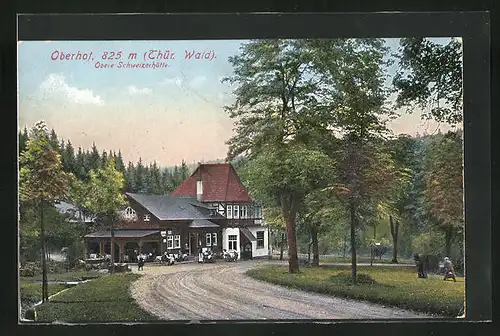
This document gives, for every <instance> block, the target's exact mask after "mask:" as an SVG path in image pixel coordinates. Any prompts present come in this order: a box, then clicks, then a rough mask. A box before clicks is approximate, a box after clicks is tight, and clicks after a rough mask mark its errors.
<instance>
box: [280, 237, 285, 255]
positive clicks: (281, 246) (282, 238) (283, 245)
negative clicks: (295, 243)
mask: <svg viewBox="0 0 500 336" xmlns="http://www.w3.org/2000/svg"><path fill="white" fill-rule="evenodd" d="M284 249H285V236H284V235H283V232H282V233H281V243H280V260H283V250H284Z"/></svg>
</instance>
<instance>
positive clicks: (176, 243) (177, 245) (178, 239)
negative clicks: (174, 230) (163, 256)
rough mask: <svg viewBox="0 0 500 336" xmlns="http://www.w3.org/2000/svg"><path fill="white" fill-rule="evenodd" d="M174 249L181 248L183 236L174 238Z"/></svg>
mask: <svg viewBox="0 0 500 336" xmlns="http://www.w3.org/2000/svg"><path fill="white" fill-rule="evenodd" d="M174 248H181V236H180V235H175V236H174Z"/></svg>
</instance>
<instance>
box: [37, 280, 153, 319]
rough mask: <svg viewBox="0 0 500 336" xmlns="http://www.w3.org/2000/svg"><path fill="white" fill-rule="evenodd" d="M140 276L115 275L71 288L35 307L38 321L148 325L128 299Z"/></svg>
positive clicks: (147, 316)
mask: <svg viewBox="0 0 500 336" xmlns="http://www.w3.org/2000/svg"><path fill="white" fill-rule="evenodd" d="M140 276H141V275H138V274H132V273H117V274H113V275H108V276H104V277H101V278H99V279H96V280H92V281H89V282H87V283H84V284H81V285H78V286H76V287H73V288H70V289H68V290H67V291H65V292H64V293H61V294H60V295H58V296H56V297H54V298H53V299H52V300H51V301H49V302H47V303H44V304H42V305H40V306H38V307H37V315H38V321H40V322H52V321H64V322H114V321H130V322H133V321H151V320H156V317H154V316H152V315H150V314H149V313H147V312H145V311H144V310H142V309H141V308H140V307H139V305H137V303H136V302H135V300H134V299H133V298H132V297H131V295H130V291H129V287H130V284H131V283H132V282H133V281H135V280H137V279H138V278H139V277H140Z"/></svg>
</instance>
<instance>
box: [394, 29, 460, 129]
mask: <svg viewBox="0 0 500 336" xmlns="http://www.w3.org/2000/svg"><path fill="white" fill-rule="evenodd" d="M398 59H399V70H398V72H397V73H396V75H395V76H394V79H393V85H394V91H395V92H396V93H397V99H396V107H397V108H399V107H407V111H408V112H412V111H413V110H414V109H415V107H419V108H421V110H422V113H423V114H422V116H423V117H424V118H426V119H434V120H436V121H438V122H447V123H450V124H455V123H459V122H461V121H462V119H463V113H462V105H463V99H462V42H461V40H460V39H458V38H451V39H450V40H449V41H448V43H447V44H439V43H435V42H433V41H431V40H430V39H428V38H421V37H411V38H403V39H401V41H400V49H399V55H398Z"/></svg>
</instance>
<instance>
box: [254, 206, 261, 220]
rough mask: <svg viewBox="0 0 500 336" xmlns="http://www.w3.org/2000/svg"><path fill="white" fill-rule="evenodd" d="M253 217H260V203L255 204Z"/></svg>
mask: <svg viewBox="0 0 500 336" xmlns="http://www.w3.org/2000/svg"><path fill="white" fill-rule="evenodd" d="M255 218H256V219H260V218H262V208H261V207H260V205H256V206H255Z"/></svg>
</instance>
